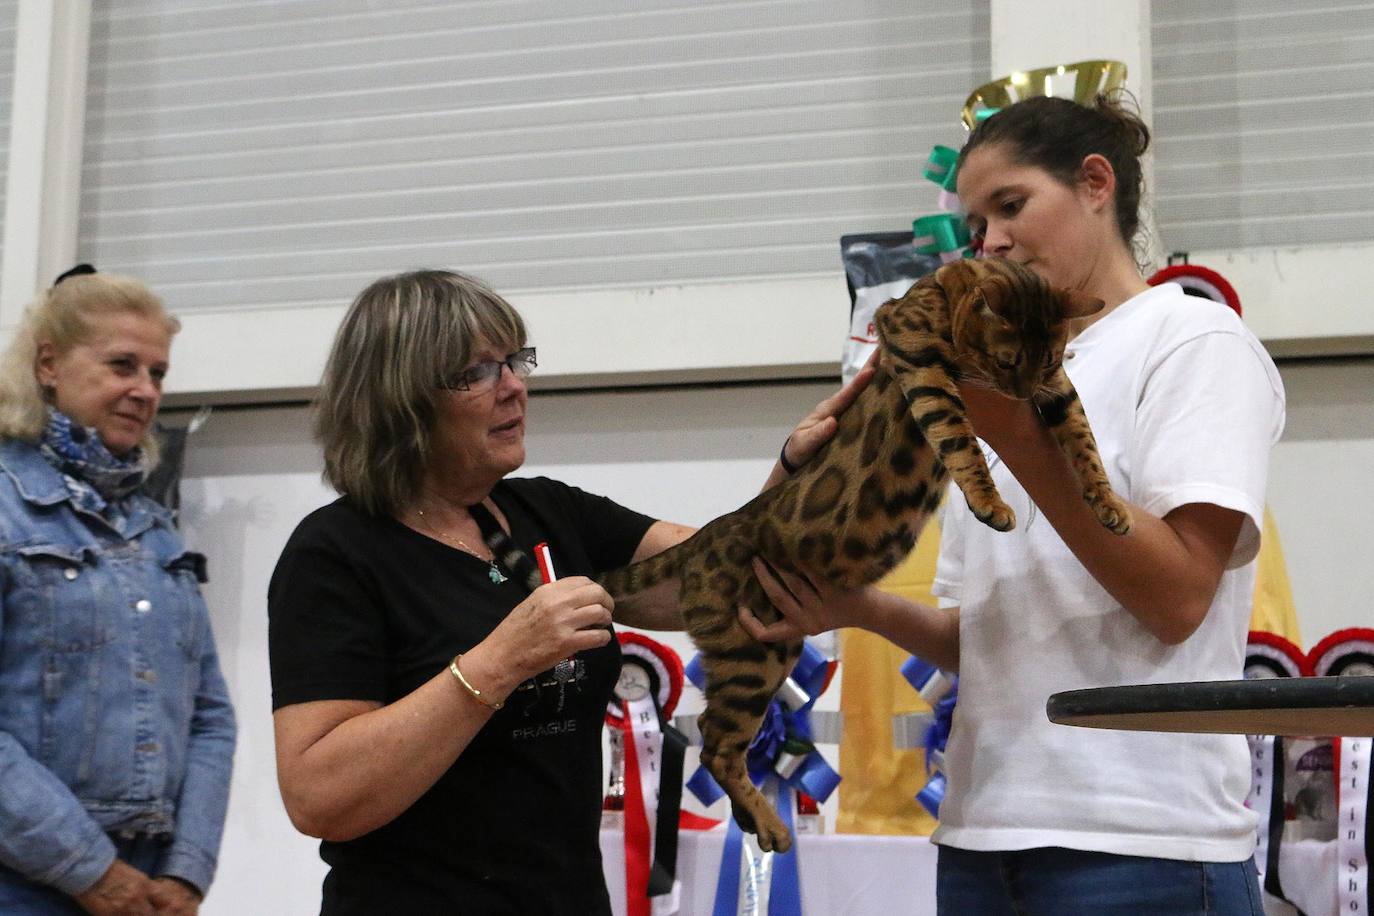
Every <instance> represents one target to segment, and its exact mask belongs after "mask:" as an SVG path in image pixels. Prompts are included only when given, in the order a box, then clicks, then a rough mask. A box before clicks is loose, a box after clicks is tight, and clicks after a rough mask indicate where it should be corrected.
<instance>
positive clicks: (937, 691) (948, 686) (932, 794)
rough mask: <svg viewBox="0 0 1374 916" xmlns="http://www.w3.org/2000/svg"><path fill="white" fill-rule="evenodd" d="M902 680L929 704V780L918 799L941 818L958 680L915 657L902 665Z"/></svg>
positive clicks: (925, 743) (926, 736)
mask: <svg viewBox="0 0 1374 916" xmlns="http://www.w3.org/2000/svg"><path fill="white" fill-rule="evenodd" d="M901 670H902V677H904V678H906V680H907V682H908V683H910V684H911V686H912V687H915V688H916V692H917V693H919V694H920V695H921V699H923V700H925V701H926V702H927V703H929V704H930V708H931V711H932V712H931V715H930V723H929V724H928V725H927V726H926V729H925V734H924V736H923V737H922V740H921V745H922V746H923V747H924V748H925V751H926V773H927V774H928V775H929V778H928V779H927V780H926V784H925V785H924V786H922V787H921V791H919V792H917V793H916V800H917V801H918V802H920V803H921V806H922V807H923V808H925V809H926V810H927V811H929V812H930V814H931V816H932V817H939V816H940V803H941V802H943V801H944V800H945V787H946V781H945V773H944V757H945V744H946V743H947V742H948V741H949V730H950V728H951V727H952V726H953V724H954V704H955V703H956V702H957V701H958V697H959V679H958V678H957V677H953V676H950V675H946V674H945V673H944V672H943V671H941V670H940V669H939V668H937V667H935V666H934V665H932V664H930V663H929V662H926V661H923V660H921V659H919V658H917V657H916V656H914V655H913V656H912V657H911V658H909V659H907V661H906V664H904V665H902V669H901Z"/></svg>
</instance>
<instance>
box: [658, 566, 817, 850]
mask: <svg viewBox="0 0 1374 916" xmlns="http://www.w3.org/2000/svg"><path fill="white" fill-rule="evenodd" d="M741 573H742V575H743V576H744V580H743V581H742V582H739V583H737V584H736V585H735V586H734V587H733V588H727V589H724V590H723V591H725V592H729V594H722V590H716V589H707V588H703V589H701V590H697V591H695V593H692V590H690V589H684V594H683V604H684V607H686V608H688V612H687V621H688V628H689V630H690V632H691V635H692V638H693V640H694V641H695V642H696V644H697V647H698V648H699V649H701V657H702V662H703V667H704V668H705V671H706V690H705V693H706V709H705V710H703V711H702V713H701V716H700V717H699V719H698V724H699V725H700V727H701V743H702V748H701V764H702V766H704V767H706V769H707V770H708V771H709V772H710V773H711V775H712V776H714V777H715V780H716V782H717V783H719V784H720V787H721V789H722V790H724V792H725V794H726V795H728V796H729V797H730V807H731V811H732V813H733V815H734V818H735V820H736V821H737V822H738V823H739V825H740V827H741V829H743V830H746V831H748V832H750V833H754V834H756V835H757V836H758V842H759V847H760V848H761V849H763V850H764V851H769V850H776V851H778V852H786V851H787V850H788V849H790V848H791V847H792V836H791V834H790V833H788V831H787V827H786V826H784V824H783V823H782V819H781V818H779V817H778V813H777V811H775V810H774V808H773V806H772V805H771V804H769V802H768V799H767V798H766V797H764V795H763V793H762V792H760V791H759V790H758V788H757V787H756V786H755V785H754V783H753V781H752V780H750V778H749V771H748V765H747V761H746V754H747V751H748V749H749V744H750V742H751V741H753V739H754V736H755V735H756V734H757V733H758V730H759V726H760V725H761V724H762V722H763V717H764V714H765V713H766V712H767V710H768V704H769V703H770V702H772V699H773V695H774V694H775V693H776V692H777V690H778V688H779V687H780V686H781V685H782V682H783V681H784V680H785V679H786V678H787V675H788V674H789V673H790V672H791V670H792V666H793V665H794V664H795V663H796V660H797V656H798V654H799V653H800V651H801V645H800V643H771V644H769V643H760V642H757V641H756V640H755V639H754V638H753V637H752V636H750V635H749V634H748V633H747V632H746V631H745V630H744V628H743V627H741V626H740V624H739V621H738V618H737V616H736V615H737V607H738V606H739V605H741V604H743V605H745V606H748V607H751V608H761V607H766V606H768V599H767V597H765V596H764V594H763V589H762V588H761V587H760V586H759V584H758V581H757V580H756V579H754V577H753V573H752V572H751V571H750V570H749V567H747V566H746V567H744V568H743V569H742V570H741Z"/></svg>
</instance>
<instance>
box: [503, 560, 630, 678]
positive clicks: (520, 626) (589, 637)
mask: <svg viewBox="0 0 1374 916" xmlns="http://www.w3.org/2000/svg"><path fill="white" fill-rule="evenodd" d="M614 608H615V600H614V599H613V598H611V596H610V594H609V593H608V592H607V591H606V590H605V589H604V588H602V587H601V586H600V585H598V584H596V583H595V582H593V581H592V580H591V579H588V578H587V577H586V576H567V577H565V578H562V579H558V580H556V581H554V582H549V583H547V584H545V585H541V586H539V587H538V588H536V589H535V590H534V591H533V592H531V593H530V596H529V597H528V598H526V599H525V600H524V601H522V602H520V604H518V605H517V606H516V608H515V610H513V611H511V612H510V614H509V615H507V616H506V619H505V620H503V621H501V624H500V625H499V626H498V627H497V628H496V629H495V630H493V631H492V634H491V635H490V636H488V637H487V639H486V640H484V642H486V643H488V644H490V647H491V649H492V650H493V651H494V652H495V653H497V657H498V658H500V659H502V661H503V664H504V665H505V666H506V667H507V670H509V671H512V672H515V673H516V674H518V675H519V677H518V678H517V680H524V679H525V678H528V677H532V676H534V675H536V674H538V673H539V672H541V671H545V670H547V669H549V668H551V667H553V666H554V665H555V664H557V663H558V662H560V661H562V660H563V659H565V658H569V657H571V656H573V655H576V654H577V653H578V652H581V651H582V650H584V649H594V648H597V647H598V646H604V645H606V644H607V643H608V642H610V640H611V631H610V629H609V628H610V625H611V611H612V610H614Z"/></svg>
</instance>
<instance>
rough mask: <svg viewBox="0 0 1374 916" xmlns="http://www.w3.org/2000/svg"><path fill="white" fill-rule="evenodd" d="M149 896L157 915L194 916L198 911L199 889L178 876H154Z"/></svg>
mask: <svg viewBox="0 0 1374 916" xmlns="http://www.w3.org/2000/svg"><path fill="white" fill-rule="evenodd" d="M152 885H153V890H152V893H151V895H150V896H151V897H152V900H153V905H154V906H156V907H157V912H158V916H163V914H166V916H196V914H197V913H198V912H200V891H198V890H196V889H195V888H194V887H192V886H191V885H190V884H188V883H187V882H185V881H182V880H181V879H180V878H173V877H170V876H167V875H164V876H163V877H161V878H154V879H153V881H152Z"/></svg>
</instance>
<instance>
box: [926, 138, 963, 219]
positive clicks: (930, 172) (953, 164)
mask: <svg viewBox="0 0 1374 916" xmlns="http://www.w3.org/2000/svg"><path fill="white" fill-rule="evenodd" d="M958 163H959V151H958V150H957V149H953V148H951V147H948V146H940V145H938V144H937V145H936V146H935V147H934V148H933V149H931V151H930V158H929V159H927V160H926V165H925V168H924V169H922V170H921V175H922V177H924V178H925V179H926V180H927V181H933V182H935V183H936V184H938V185H939V186H940V209H941V210H946V211H948V212H950V213H959V212H962V210H963V208H962V207H961V206H960V205H959V197H958V194H957V185H958V175H959V172H958Z"/></svg>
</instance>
